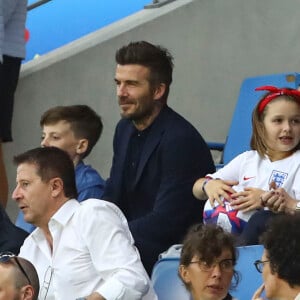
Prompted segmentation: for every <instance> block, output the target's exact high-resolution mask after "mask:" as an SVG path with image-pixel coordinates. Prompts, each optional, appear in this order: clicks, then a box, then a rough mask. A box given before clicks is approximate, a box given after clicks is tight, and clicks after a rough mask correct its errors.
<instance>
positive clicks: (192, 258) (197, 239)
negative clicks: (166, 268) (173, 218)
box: [178, 224, 239, 300]
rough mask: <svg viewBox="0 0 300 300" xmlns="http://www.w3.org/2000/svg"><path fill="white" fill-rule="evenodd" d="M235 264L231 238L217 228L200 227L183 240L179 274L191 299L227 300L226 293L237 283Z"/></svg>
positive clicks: (234, 250) (235, 259) (235, 258)
mask: <svg viewBox="0 0 300 300" xmlns="http://www.w3.org/2000/svg"><path fill="white" fill-rule="evenodd" d="M236 262H237V254H236V249H235V240H234V237H233V235H232V234H230V233H228V232H226V231H224V230H223V228H222V227H220V226H217V225H213V224H212V225H203V224H199V225H195V226H194V227H192V228H191V229H190V231H189V232H188V234H187V235H186V237H185V239H184V242H183V247H182V251H181V256H180V266H179V271H178V273H179V277H180V278H181V280H182V281H183V283H184V285H185V286H186V288H187V290H188V291H189V292H190V293H191V295H192V298H193V300H230V299H233V298H232V296H231V295H230V294H229V292H228V291H229V289H230V287H233V286H237V284H238V282H239V276H238V273H237V272H236V271H235V270H234V266H235V265H236ZM232 278H234V284H233V286H231V282H232Z"/></svg>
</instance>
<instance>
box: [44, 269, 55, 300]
mask: <svg viewBox="0 0 300 300" xmlns="http://www.w3.org/2000/svg"><path fill="white" fill-rule="evenodd" d="M52 275H53V268H52V267H51V266H49V267H48V268H47V270H46V272H45V275H44V281H43V285H42V288H41V299H44V300H45V299H46V298H47V294H48V291H49V287H50V283H51V279H52Z"/></svg>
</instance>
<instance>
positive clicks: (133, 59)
mask: <svg viewBox="0 0 300 300" xmlns="http://www.w3.org/2000/svg"><path fill="white" fill-rule="evenodd" d="M116 62H117V64H119V65H129V64H137V65H142V66H144V67H147V68H149V70H150V78H149V81H150V83H151V84H152V85H153V86H155V85H158V84H160V83H164V84H165V85H166V92H165V94H164V96H163V97H162V100H164V101H166V99H167V98H168V94H169V87H170V85H171V83H172V73H173V66H174V64H173V57H172V55H171V54H170V52H169V51H168V50H167V49H166V48H163V47H161V46H155V45H152V44H150V43H149V42H146V41H138V42H131V43H129V44H128V45H126V46H123V47H122V48H120V49H119V50H117V52H116Z"/></svg>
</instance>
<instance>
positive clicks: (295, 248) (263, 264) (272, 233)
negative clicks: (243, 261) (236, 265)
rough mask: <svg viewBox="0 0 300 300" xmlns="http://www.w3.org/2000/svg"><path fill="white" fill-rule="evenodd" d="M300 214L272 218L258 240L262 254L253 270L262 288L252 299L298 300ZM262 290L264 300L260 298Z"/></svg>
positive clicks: (299, 295)
mask: <svg viewBox="0 0 300 300" xmlns="http://www.w3.org/2000/svg"><path fill="white" fill-rule="evenodd" d="M299 228H300V214H298V213H296V214H294V215H288V214H282V215H280V214H279V215H276V217H274V218H272V220H271V221H270V223H269V226H268V227H267V230H266V231H265V232H264V233H263V235H262V237H261V242H262V244H263V246H264V252H263V255H262V258H261V260H257V261H255V263H254V264H255V267H256V269H257V271H258V272H260V273H262V277H263V281H264V283H263V285H262V286H261V287H259V288H258V290H257V291H256V292H255V294H254V295H253V298H252V300H263V299H269V300H300V276H299V274H300V230H299ZM263 291H265V294H266V297H267V298H262V296H261V294H262V292H263Z"/></svg>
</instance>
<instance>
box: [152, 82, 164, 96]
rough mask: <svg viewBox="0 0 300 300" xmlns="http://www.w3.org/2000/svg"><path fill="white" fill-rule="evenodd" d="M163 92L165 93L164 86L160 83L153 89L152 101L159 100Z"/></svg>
mask: <svg viewBox="0 0 300 300" xmlns="http://www.w3.org/2000/svg"><path fill="white" fill-rule="evenodd" d="M165 91H166V84H165V83H160V84H159V85H158V86H157V87H155V90H154V95H153V99H154V100H159V99H160V98H161V97H162V96H163V95H164V93H165Z"/></svg>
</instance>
